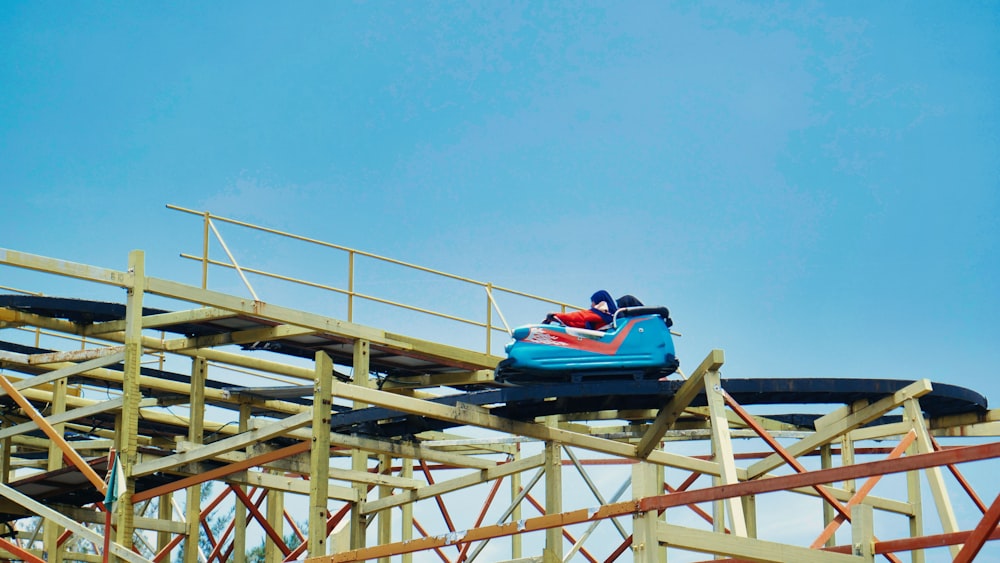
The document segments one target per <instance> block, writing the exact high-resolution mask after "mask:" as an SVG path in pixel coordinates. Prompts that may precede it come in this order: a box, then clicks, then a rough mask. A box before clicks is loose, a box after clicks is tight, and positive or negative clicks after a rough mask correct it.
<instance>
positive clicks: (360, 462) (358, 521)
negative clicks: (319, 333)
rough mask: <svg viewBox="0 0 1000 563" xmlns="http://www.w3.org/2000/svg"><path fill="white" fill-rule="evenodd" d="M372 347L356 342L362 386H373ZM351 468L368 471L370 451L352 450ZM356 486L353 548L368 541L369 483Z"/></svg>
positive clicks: (356, 371)
mask: <svg viewBox="0 0 1000 563" xmlns="http://www.w3.org/2000/svg"><path fill="white" fill-rule="evenodd" d="M370 348H371V344H370V343H369V342H368V341H367V340H356V341H355V342H354V384H355V385H360V386H362V387H371V382H370V381H369V378H368V374H369V372H370V371H371V370H370V366H371V364H370V361H371V357H370V354H369V352H370ZM367 406H368V404H367V403H362V402H359V401H355V402H354V408H355V409H363V408H366V407H367ZM351 469H353V470H354V471H368V452H366V451H364V450H360V449H355V450H354V451H352V452H351ZM354 488H355V489H356V490H357V491H358V498H359V499H360V500H358V502H357V503H355V504H354V506H352V507H351V549H359V548H362V547H365V543H366V539H365V538H366V520H365V515H364V514H362V513H361V505H362V504H363V503H364V502H365V499H366V498H367V497H368V485H366V484H365V483H355V484H354Z"/></svg>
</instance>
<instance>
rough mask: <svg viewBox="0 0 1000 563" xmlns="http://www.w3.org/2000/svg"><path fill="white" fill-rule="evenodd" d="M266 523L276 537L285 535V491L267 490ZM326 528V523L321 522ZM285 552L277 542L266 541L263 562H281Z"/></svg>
mask: <svg viewBox="0 0 1000 563" xmlns="http://www.w3.org/2000/svg"><path fill="white" fill-rule="evenodd" d="M265 517H266V518H267V523H268V524H269V525H270V526H271V529H273V530H274V531H275V533H277V534H278V537H280V538H284V537H285V493H284V491H279V490H276V489H270V490H268V491H267V514H265ZM323 529H324V530H325V529H326V524H325V523H324V524H323ZM284 558H285V554H284V553H282V552H281V550H280V549H278V544H276V543H274V542H273V541H268V542H267V543H265V544H264V563H281V561H282V560H284Z"/></svg>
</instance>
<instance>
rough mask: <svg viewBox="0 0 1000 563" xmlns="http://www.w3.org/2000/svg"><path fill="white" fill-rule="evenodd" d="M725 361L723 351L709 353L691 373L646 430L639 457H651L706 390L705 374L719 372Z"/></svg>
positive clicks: (638, 451)
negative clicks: (671, 429)
mask: <svg viewBox="0 0 1000 563" xmlns="http://www.w3.org/2000/svg"><path fill="white" fill-rule="evenodd" d="M725 361H726V360H725V355H724V354H723V352H722V350H712V351H711V352H709V354H708V356H706V357H705V359H704V360H702V362H701V365H699V366H698V368H697V369H695V370H694V372H692V373H691V376H690V377H688V379H687V381H685V382H684V383H683V384H682V385H681V388H680V389H678V390H677V392H676V393H674V396H673V397H671V398H670V400H669V401H667V404H666V405H664V406H663V408H661V409H660V412H659V413H658V414H657V415H656V419H655V420H653V422H652V424H650V425H649V428H647V429H646V432H645V433H644V434H643V435H642V438H641V439H640V440H639V443H638V444H637V445H636V455H637V456H639V457H640V458H643V459H644V458H647V457H649V454H650V453H651V452H652V451H653V450H654V449H656V446H657V444H659V443H660V439H661V438H663V435H664V434H665V433H666V431H667V429H668V428H670V427H671V426H672V425H673V424H674V422H676V421H677V419H678V418H680V416H681V415H682V414H683V413H684V409H686V408H687V407H688V406H689V405H690V404H691V401H692V400H694V398H695V397H697V396H698V394H699V393H701V392H702V391H703V390H704V386H703V385H702V380H703V379H704V377H705V374H707V373H709V372H711V371H714V372H717V371H719V369H721V368H722V364H724V363H725Z"/></svg>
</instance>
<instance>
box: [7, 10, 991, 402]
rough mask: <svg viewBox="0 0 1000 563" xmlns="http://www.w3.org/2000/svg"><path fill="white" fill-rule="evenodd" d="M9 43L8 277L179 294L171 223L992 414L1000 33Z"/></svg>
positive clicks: (572, 22)
mask: <svg viewBox="0 0 1000 563" xmlns="http://www.w3.org/2000/svg"><path fill="white" fill-rule="evenodd" d="M0 37H2V40H0V194H2V195H0V197H2V201H3V203H4V205H3V209H4V211H5V213H4V219H3V221H2V223H0V246H2V247H5V248H11V249H15V250H21V251H26V252H32V253H37V254H42V255H46V256H52V257H56V258H63V259H68V260H73V261H78V262H84V263H89V264H94V265H98V266H105V267H117V268H120V267H124V264H125V261H126V255H127V252H128V251H129V250H131V249H133V248H140V249H143V250H145V251H146V253H147V259H148V265H147V271H148V272H149V273H151V274H152V275H156V276H158V277H165V278H173V277H175V276H174V273H175V272H177V271H179V270H178V268H179V267H178V266H177V265H176V264H177V262H178V261H179V259H178V258H177V254H178V253H179V252H182V251H189V252H190V251H196V250H197V249H198V248H197V242H196V241H197V236H198V235H199V234H200V231H199V226H198V224H197V220H195V219H192V218H191V217H190V216H186V215H184V214H179V213H176V212H172V211H168V210H167V209H166V208H165V205H166V204H168V203H173V204H177V205H181V206H184V207H188V208H192V209H197V210H209V211H212V212H213V213H216V214H219V215H223V216H227V217H232V218H236V219H241V220H245V221H250V222H255V223H260V224H264V225H267V226H270V227H275V228H279V229H284V230H288V231H292V232H295V233H299V234H303V235H306V236H311V237H315V238H318V239H323V240H327V241H330V242H334V243H338V244H343V245H347V246H352V247H356V248H360V249H363V250H368V251H371V252H375V253H377V254H381V255H385V256H390V257H393V258H397V259H401V260H405V261H408V262H414V263H418V264H422V265H426V266H430V267H433V268H436V269H440V270H445V271H449V272H454V273H457V274H460V275H465V276H468V277H471V278H475V279H480V280H484V281H492V282H494V283H496V284H500V285H504V286H508V287H513V288H516V289H521V290H524V291H528V292H531V293H535V294H540V295H545V296H549V297H553V298H556V299H560V300H564V301H570V302H579V303H580V304H584V301H585V300H586V298H587V296H589V295H590V293H591V292H592V291H593V290H594V289H598V288H602V287H603V288H606V289H608V290H609V291H611V292H612V293H613V294H616V295H618V294H621V293H626V292H628V293H634V294H636V295H638V296H639V297H640V298H642V299H643V300H645V301H646V302H647V303H655V304H663V305H666V306H668V307H670V309H671V311H672V312H673V315H674V319H675V322H676V326H675V328H676V329H677V330H679V331H681V332H682V333H683V334H684V336H683V337H682V338H681V339H680V341H679V342H678V349H679V351H680V353H681V357H682V358H681V359H682V362H683V363H684V365H686V366H688V367H693V366H694V365H696V364H697V363H698V362H699V361H700V360H701V359H702V358H703V357H704V356H705V354H707V353H708V351H709V350H710V349H712V348H722V349H724V350H725V351H726V354H727V364H726V370H725V371H724V375H725V376H727V377H770V376H780V377H887V378H901V379H913V378H920V377H929V378H931V379H932V380H935V381H942V382H948V383H953V384H958V385H964V386H968V387H971V388H973V389H975V390H977V391H979V392H981V393H983V394H985V395H987V396H988V397H989V398H991V399H993V400H994V401H997V400H1000V384H998V383H997V377H996V376H995V375H994V372H995V371H996V369H997V366H998V365H1000V353H998V346H997V344H996V342H997V340H998V338H1000V330H998V328H997V322H996V319H998V318H1000V297H998V293H1000V292H998V288H1000V284H998V277H1000V275H998V274H1000V249H998V240H1000V225H998V221H997V216H998V214H1000V202H998V197H1000V196H998V194H1000V189H998V188H1000V136H998V133H997V131H998V126H1000V123H998V114H1000V2H996V1H966V2H940V1H928V2H879V3H871V2H853V1H848V2H792V3H780V4H779V3H774V4H772V3H758V2H749V3H745V2H736V1H734V2H635V3H627V4H624V5H621V4H613V5H612V4H607V3H590V2H574V3H538V2H502V3H501V2H476V3H434V2H420V3H412V2H399V3H393V2H370V3H348V2H297V3H294V4H292V5H290V6H283V7H281V8H279V7H278V5H277V4H273V3H261V2H238V3H237V2H216V3H201V2H171V3H168V4H163V3H149V2H139V3H136V2H124V3H113V2H105V3H65V2H4V3H3V4H2V5H0ZM241 250H242V251H243V252H244V253H248V252H250V249H246V248H243V249H241ZM254 258H256V259H259V260H260V261H262V262H265V263H266V264H268V265H276V264H278V263H279V262H282V263H283V262H294V261H295V256H280V257H277V256H268V255H267V254H266V253H265V252H263V251H260V253H259V254H257V255H255V256H254ZM311 268H312V270H313V271H314V272H315V270H316V269H317V266H316V265H315V264H311ZM319 268H320V270H321V269H322V268H321V265H320V266H319ZM320 273H322V272H320ZM18 275H19V274H18V273H15V272H11V271H10V270H9V269H7V270H0V285H5V281H4V279H5V278H6V280H7V281H8V282H11V283H15V282H17V281H18V277H17V276H18ZM179 281H188V282H191V283H194V280H193V279H187V280H179ZM387 283H391V280H389V281H388V282H387ZM8 285H9V284H8ZM26 289H34V288H33V287H29V288H26ZM61 289H63V288H60V287H58V286H56V287H45V288H44V291H46V292H47V293H55V294H59V292H60V290H61ZM413 291H414V292H417V293H419V292H420V289H418V288H414V289H413ZM71 294H72V295H77V294H76V293H71ZM283 303H284V304H291V305H298V306H303V305H302V304H301V303H296V302H295V298H294V296H283ZM538 313H539V314H541V313H544V311H539V312H538ZM539 318H540V317H538V316H535V314H534V312H533V313H531V318H510V319H508V320H509V321H510V322H511V323H512V324H523V323H526V322H534V321H537V320H538V319H539ZM414 330H415V331H419V330H420V329H419V327H414ZM418 336H422V337H433V335H431V334H419V335H418Z"/></svg>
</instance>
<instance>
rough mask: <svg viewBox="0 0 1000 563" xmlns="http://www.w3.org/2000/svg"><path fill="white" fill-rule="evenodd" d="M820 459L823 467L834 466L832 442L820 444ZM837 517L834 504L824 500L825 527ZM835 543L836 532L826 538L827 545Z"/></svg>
mask: <svg viewBox="0 0 1000 563" xmlns="http://www.w3.org/2000/svg"><path fill="white" fill-rule="evenodd" d="M819 459H820V467H822V468H823V469H830V468H832V467H833V448H832V447H831V446H830V444H823V445H822V446H820V448H819ZM836 517H837V513H835V512H834V511H833V506H831V505H830V503H828V502H824V503H823V527H824V528H825V527H826V526H829V525H830V522H833V519H834V518H836ZM835 545H837V536H836V534H834V535H832V536H830V538H829V539H828V540H826V546H827V547H833V546H835Z"/></svg>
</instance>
